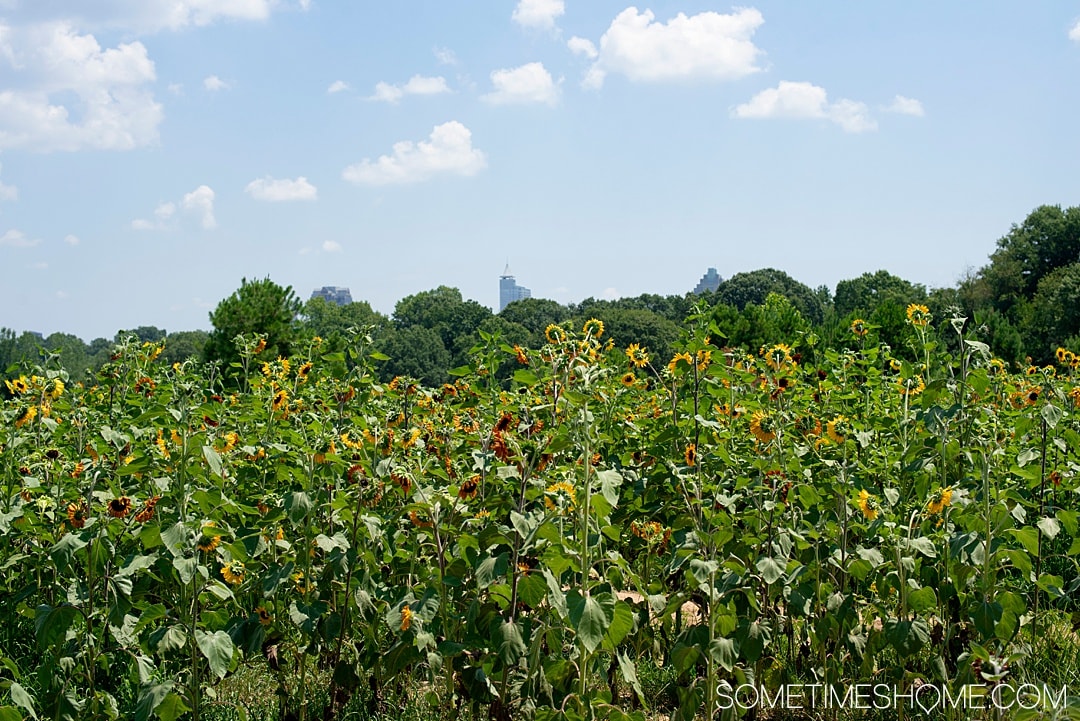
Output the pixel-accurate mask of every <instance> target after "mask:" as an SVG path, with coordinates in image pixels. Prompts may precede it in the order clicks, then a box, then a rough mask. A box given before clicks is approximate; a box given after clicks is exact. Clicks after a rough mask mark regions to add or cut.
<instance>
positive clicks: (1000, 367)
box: [986, 358, 1005, 376]
mask: <svg viewBox="0 0 1080 721" xmlns="http://www.w3.org/2000/svg"><path fill="white" fill-rule="evenodd" d="M986 370H987V372H988V373H989V374H990V375H992V376H996V375H1001V374H1003V373H1004V372H1005V361H1003V360H1001V359H1000V358H994V359H992V360H991V361H990V365H989V366H987V368H986Z"/></svg>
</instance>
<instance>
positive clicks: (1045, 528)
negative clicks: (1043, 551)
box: [1035, 516, 1061, 540]
mask: <svg viewBox="0 0 1080 721" xmlns="http://www.w3.org/2000/svg"><path fill="white" fill-rule="evenodd" d="M1035 525H1036V526H1038V527H1039V529H1040V530H1042V532H1043V535H1045V536H1046V537H1047V538H1048V539H1050V540H1053V539H1054V537H1055V536H1056V535H1057V534H1058V533H1059V532H1060V531H1061V525H1060V524H1059V523H1058V522H1057V519H1056V518H1050V517H1049V516H1047V517H1043V518H1040V519H1039V520H1038V521H1036V522H1035Z"/></svg>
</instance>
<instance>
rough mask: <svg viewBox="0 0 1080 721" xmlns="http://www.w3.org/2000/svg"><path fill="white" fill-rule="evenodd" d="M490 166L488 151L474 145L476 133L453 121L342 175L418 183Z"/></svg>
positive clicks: (374, 181)
mask: <svg viewBox="0 0 1080 721" xmlns="http://www.w3.org/2000/svg"><path fill="white" fill-rule="evenodd" d="M485 167H487V159H486V158H485V157H484V153H483V152H482V151H480V150H478V149H476V148H474V147H473V146H472V133H471V132H469V129H468V128H466V127H465V126H464V125H462V124H461V123H459V122H457V121H456V120H451V121H450V122H448V123H443V124H442V125H436V126H435V128H434V129H433V130H432V131H431V136H430V137H429V139H428V140H427V141H420V142H418V143H414V142H412V141H410V140H403V141H401V142H399V143H394V149H393V152H392V153H391V154H390V155H382V156H380V157H379V158H378V160H371V159H368V158H365V159H364V160H362V161H361V162H359V163H356V164H355V165H350V166H349V167H347V168H345V170H344V171H342V174H341V175H342V177H343V178H345V180H348V181H350V182H353V183H360V184H364V185H392V184H403V183H416V182H420V181H423V180H428V179H429V178H432V177H434V176H436V175H464V176H472V175H476V174H477V173H479V172H480V171H481V170H483V169H484V168H485Z"/></svg>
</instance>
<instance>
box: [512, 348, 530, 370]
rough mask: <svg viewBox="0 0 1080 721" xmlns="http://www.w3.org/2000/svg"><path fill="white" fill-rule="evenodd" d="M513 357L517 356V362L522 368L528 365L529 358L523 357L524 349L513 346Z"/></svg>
mask: <svg viewBox="0 0 1080 721" xmlns="http://www.w3.org/2000/svg"><path fill="white" fill-rule="evenodd" d="M514 355H515V356H517V362H518V363H520V364H521V365H523V366H527V365H529V356H527V355H525V349H524V348H522V347H521V346H519V345H515V346H514Z"/></svg>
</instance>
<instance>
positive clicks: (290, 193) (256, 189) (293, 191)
mask: <svg viewBox="0 0 1080 721" xmlns="http://www.w3.org/2000/svg"><path fill="white" fill-rule="evenodd" d="M244 191H245V192H246V193H247V194H248V195H250V196H251V197H252V198H254V199H255V200H265V201H267V202H270V203H280V202H284V201H287V200H315V199H316V198H317V197H318V190H317V189H316V188H315V186H314V185H312V184H311V183H309V182H308V180H307V178H305V177H304V176H302V175H301V176H300V177H299V178H297V179H296V180H289V179H288V178H283V179H280V180H275V179H274V178H271V177H270V176H266V177H265V178H258V179H256V180H253V181H251V182H250V183H248V185H247V187H246V188H245V189H244Z"/></svg>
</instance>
